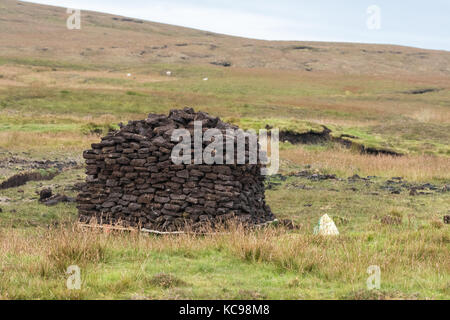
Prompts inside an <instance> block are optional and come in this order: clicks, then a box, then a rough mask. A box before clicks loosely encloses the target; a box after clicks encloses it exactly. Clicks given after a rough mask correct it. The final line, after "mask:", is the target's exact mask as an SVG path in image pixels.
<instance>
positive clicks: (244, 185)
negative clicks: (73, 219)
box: [77, 108, 274, 231]
mask: <svg viewBox="0 0 450 320" xmlns="http://www.w3.org/2000/svg"><path fill="white" fill-rule="evenodd" d="M194 121H201V123H202V128H203V129H202V130H203V132H205V131H206V130H207V129H210V128H215V129H219V130H220V132H222V133H224V134H225V133H226V130H227V129H233V130H235V129H238V128H237V127H235V126H232V125H230V124H227V123H224V122H222V121H221V120H220V119H219V118H216V117H212V116H210V115H208V114H207V113H204V112H197V113H196V112H194V110H193V109H191V108H185V109H183V110H172V111H170V114H169V116H165V115H158V114H150V115H149V116H148V118H147V119H145V120H141V121H130V122H129V123H128V124H127V125H121V128H120V130H118V131H115V132H110V133H108V135H106V136H105V137H103V138H102V140H101V142H100V143H94V144H92V149H91V150H87V151H85V152H84V154H83V156H84V158H85V159H86V174H87V178H86V185H85V186H84V187H83V189H82V191H81V192H80V194H79V195H78V198H77V202H78V206H77V207H78V210H79V219H80V221H81V222H84V223H92V222H93V221H94V222H96V223H100V224H120V225H123V226H131V227H142V228H146V229H150V230H157V231H177V230H181V229H183V228H187V227H188V228H191V229H193V230H195V229H200V228H201V227H202V226H205V225H209V226H211V225H212V226H214V225H217V224H218V223H223V222H225V221H227V220H229V219H237V220H239V221H240V222H243V223H244V224H250V225H253V224H262V223H265V222H269V221H272V220H274V216H273V214H272V212H271V210H270V208H269V207H268V206H267V205H266V203H265V200H264V176H263V175H261V168H263V165H262V164H261V162H260V161H259V159H258V162H257V164H249V163H248V155H249V153H248V151H247V152H246V155H245V157H246V162H245V164H236V162H234V164H216V163H214V164H211V165H208V164H204V163H202V164H194V160H193V159H194V157H192V161H191V162H189V163H188V164H175V163H174V162H173V161H172V157H171V154H172V149H173V147H174V146H175V145H176V144H177V143H178V142H176V141H175V142H174V141H172V132H173V130H175V129H187V130H188V131H189V132H190V133H191V135H192V137H193V136H194V135H193V132H194ZM197 123H198V122H197ZM224 140H225V139H224ZM209 143H210V142H203V148H205V147H206V146H207V145H208V144H209ZM234 143H235V144H236V139H235V141H234ZM246 143H247V145H248V141H246ZM247 147H248V146H247ZM247 147H246V148H247ZM193 150H194V143H193V142H192V154H193V152H194V151H193ZM223 150H225V141H224V149H223ZM234 150H237V148H234ZM246 150H247V149H246ZM235 152H236V151H235ZM234 156H235V157H236V154H235V155H234Z"/></svg>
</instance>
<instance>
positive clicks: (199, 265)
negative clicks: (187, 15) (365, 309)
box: [0, 1, 450, 299]
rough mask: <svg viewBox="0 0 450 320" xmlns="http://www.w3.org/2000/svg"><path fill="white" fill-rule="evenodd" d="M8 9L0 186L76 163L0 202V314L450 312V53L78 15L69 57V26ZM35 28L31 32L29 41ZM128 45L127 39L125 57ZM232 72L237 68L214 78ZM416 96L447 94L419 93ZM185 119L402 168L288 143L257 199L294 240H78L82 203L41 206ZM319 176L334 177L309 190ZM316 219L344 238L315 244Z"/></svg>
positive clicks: (283, 235) (0, 92)
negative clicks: (294, 306)
mask: <svg viewBox="0 0 450 320" xmlns="http://www.w3.org/2000/svg"><path fill="white" fill-rule="evenodd" d="M16 6H17V7H16ZM18 6H19V5H17V4H16V1H4V2H2V4H1V5H0V8H1V9H2V10H4V11H3V12H5V15H4V17H6V18H8V19H10V20H11V21H9V22H8V21H6V20H5V21H6V22H4V21H0V26H10V27H8V28H11V29H8V28H6V27H5V28H0V33H2V37H0V46H3V47H5V48H7V50H6V49H5V51H2V53H1V57H0V182H2V181H4V180H6V179H7V178H8V177H11V176H12V175H14V174H16V173H19V172H24V171H30V170H31V171H32V170H43V169H42V168H39V167H38V169H36V168H34V167H33V166H36V163H38V162H36V161H37V160H57V161H59V162H67V161H70V160H74V161H77V162H78V164H79V165H80V166H79V167H76V166H75V167H70V168H68V169H66V170H64V171H62V173H61V174H59V175H57V176H56V177H55V178H54V179H52V180H49V181H31V182H28V183H27V184H26V185H23V186H20V187H17V188H10V189H6V190H0V209H1V210H0V299H28V298H31V299H87V298H92V299H109V298H110V299H118V298H124V299H222V298H226V299H263V298H268V299H314V298H321V299H420V298H426V299H449V298H450V255H449V252H450V251H449V250H450V229H449V228H450V227H449V225H447V224H444V223H443V216H444V215H448V214H450V211H449V210H450V208H449V203H450V192H449V191H448V190H449V189H450V134H449V132H450V82H449V76H448V74H449V72H450V69H449V64H448V61H449V54H448V53H447V52H438V51H426V50H419V49H413V48H404V47H393V46H375V45H373V46H372V45H364V46H359V45H357V44H331V43H323V44H320V43H308V44H307V46H306V49H304V48H303V49H301V48H302V47H300V46H299V44H298V43H297V44H295V43H283V42H279V43H272V42H260V41H256V40H248V39H242V38H233V37H225V36H221V35H214V34H207V33H205V32H203V31H198V30H190V29H180V28H176V27H173V26H165V25H160V24H153V23H147V22H146V23H143V24H142V25H141V24H140V23H134V24H129V25H126V24H124V23H121V22H114V21H116V20H112V19H111V16H108V15H103V14H95V13H88V16H86V18H87V20H88V21H86V23H85V24H84V26H86V29H85V30H87V31H89V32H86V33H80V38H77V39H72V40H73V47H70V46H69V45H68V43H64V41H62V39H63V38H64V39H65V36H64V37H63V36H62V35H64V34H65V33H64V32H66V30H65V29H64V28H63V27H60V25H59V23H60V22H61V21H64V12H63V11H61V10H60V9H57V8H51V9H49V8H48V7H44V6H34V5H31V4H24V5H23V8H21V7H18ZM18 8H19V9H18ZM26 10H35V11H29V12H32V14H31V13H29V14H28V13H26V12H28V11H26ZM24 12H25V13H24ZM2 14H3V13H2ZM2 17H3V16H2ZM6 18H5V19H6ZM34 19H37V20H39V19H40V20H39V21H40V23H39V24H37V26H38V27H37V29H36V30H34V29H33V30H30V28H29V25H28V23H30V24H31V22H32V21H31V20H33V21H34ZM111 21H113V22H111ZM8 23H11V25H10V24H8ZM63 26H64V25H63ZM4 30H6V31H4ZM7 30H10V31H9V32H8V31H7ZM11 30H13V31H14V32H13V31H11ZM35 31H36V32H35ZM50 31H51V32H53V33H49V32H50ZM105 32H106V33H108V34H107V35H106V36H105V37H104V38H103V37H102V36H101V35H103V34H104V33H105ZM43 35H49V38H47V39H42V38H40V37H43ZM148 35H151V36H152V38H151V39H149V38H148ZM100 38H101V39H103V40H102V43H99V41H98V39H100ZM17 39H21V41H20V42H18V41H17ZM115 39H118V40H117V41H116V40H115ZM123 39H135V41H133V44H129V43H127V44H126V45H124V46H122V47H120V45H118V43H122V42H123V41H122V40H123ZM43 41H44V42H45V41H47V42H45V43H47V44H48V48H47V50H43V48H41V47H42V45H41V43H42V42H43ZM142 43H145V45H141V44H142ZM183 43H188V45H187V46H185V45H180V44H183ZM136 44H139V45H136ZM166 44H167V48H163V46H164V45H166ZM80 45H81V47H80ZM100 46H101V47H102V48H103V49H104V50H100ZM140 46H142V48H141V47H140ZM214 46H216V47H214ZM116 47H117V48H116ZM308 48H309V49H308ZM311 48H312V49H311ZM88 49H90V50H88ZM141 51H145V53H143V55H144V56H143V57H141V56H140V55H139V53H141ZM380 51H382V52H383V53H382V54H381V53H377V52H380ZM394 51H395V52H397V51H401V53H395V52H394ZM236 52H239V54H236ZM342 52H344V53H345V54H344V53H342ZM158 55H160V57H159V58H157V57H158ZM186 57H188V58H186ZM233 57H235V60H233V66H232V67H231V68H224V67H220V66H213V65H211V64H210V62H211V61H215V60H219V59H223V58H226V59H228V58H230V59H232V58H233ZM311 59H314V61H315V62H310V63H309V64H308V61H311ZM327 62H329V63H327ZM305 64H306V65H305ZM305 67H306V69H308V70H309V69H310V68H312V71H307V70H306V69H305ZM168 70H170V71H172V76H170V77H168V76H166V71H168ZM128 73H131V76H130V77H129V76H127V74H128ZM204 78H208V80H207V81H205V80H203V79H204ZM423 88H437V89H439V90H436V91H433V92H428V93H424V94H412V93H411V92H412V91H414V90H417V89H423ZM185 106H191V107H194V108H195V109H196V110H203V111H206V112H209V113H211V114H214V115H217V116H220V117H223V118H225V119H228V120H230V121H232V122H234V123H237V124H239V125H241V126H242V127H248V128H253V129H259V128H264V127H265V126H266V125H270V126H274V127H280V128H281V129H283V128H284V129H286V130H289V131H293V132H296V133H304V132H307V131H319V132H320V130H322V129H321V128H322V126H321V125H325V126H327V127H328V128H330V129H331V130H332V134H333V136H335V137H339V136H342V135H344V136H346V137H348V138H349V139H353V140H355V141H356V142H358V143H360V144H363V145H365V146H366V147H373V148H380V149H391V150H396V151H398V152H400V153H402V154H404V156H401V157H392V156H388V155H379V156H374V155H368V154H361V153H360V152H359V150H357V149H356V148H345V147H343V146H342V145H340V144H336V143H332V142H325V143H322V144H310V145H293V144H290V143H284V142H283V143H281V145H280V158H281V159H280V160H281V168H280V173H281V175H279V176H275V177H271V178H270V180H269V181H268V183H267V187H268V188H267V192H266V197H267V202H268V204H269V205H270V206H271V208H272V209H273V211H274V213H275V214H276V216H277V217H278V218H280V219H291V220H293V221H294V222H295V224H296V225H297V227H298V228H297V229H295V230H286V229H285V228H283V227H281V226H272V227H270V228H267V229H263V230H253V231H250V230H242V229H241V228H240V227H236V228H235V230H234V231H232V232H228V233H225V232H224V233H221V234H216V235H208V236H194V235H182V236H162V237H157V236H145V235H138V234H116V233H95V232H81V231H80V230H78V229H76V228H75V226H74V222H75V221H76V208H75V205H74V204H72V203H60V204H57V205H55V206H50V207H47V206H45V205H43V204H41V203H39V202H38V198H39V195H38V192H39V191H40V190H42V189H44V188H47V187H50V188H52V189H53V192H54V193H61V194H65V195H68V196H75V194H76V191H75V188H74V185H75V184H76V183H79V182H82V181H83V180H84V178H85V175H84V170H83V162H82V159H81V153H82V151H83V150H84V149H86V148H88V147H89V145H90V144H91V143H93V142H96V141H98V140H99V138H100V135H101V134H102V133H105V132H106V131H107V130H111V129H114V128H117V124H118V123H119V122H121V121H123V122H126V121H128V120H133V119H142V118H144V117H145V116H146V115H147V114H148V113H150V112H152V113H154V112H158V113H167V112H168V111H169V110H170V109H172V108H180V107H185ZM302 171H306V172H307V174H306V175H302V174H299V172H302ZM355 174H357V175H359V176H360V177H363V178H365V179H361V178H351V177H352V176H354V175H355ZM327 175H335V177H334V178H329V177H328V178H324V179H319V178H317V177H322V176H327ZM367 176H376V177H371V178H366V177H367ZM395 177H396V178H398V177H402V179H392V178H395ZM349 178H350V179H349ZM414 188H419V189H418V191H417V193H416V194H415V195H414V192H412V191H411V189H414ZM325 213H327V214H328V215H330V216H331V217H332V218H333V219H334V220H335V221H336V223H337V225H338V228H339V231H340V233H341V235H340V236H339V237H336V238H330V239H326V238H321V237H317V236H314V235H313V228H314V226H315V225H316V224H317V221H318V219H319V218H320V216H322V215H323V214H325ZM69 265H78V266H80V268H81V276H82V281H83V282H82V288H81V290H68V289H67V288H66V280H67V277H68V275H66V274H65V270H66V268H67V267H68V266H69ZM371 265H378V266H380V268H381V288H380V290H376V291H368V290H367V289H366V279H367V277H368V274H367V273H366V270H367V268H368V267H369V266H371Z"/></svg>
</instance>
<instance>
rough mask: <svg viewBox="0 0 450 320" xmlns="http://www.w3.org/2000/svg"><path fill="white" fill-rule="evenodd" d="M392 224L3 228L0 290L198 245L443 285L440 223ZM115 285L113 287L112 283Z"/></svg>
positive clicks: (275, 262)
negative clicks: (311, 229)
mask: <svg viewBox="0 0 450 320" xmlns="http://www.w3.org/2000/svg"><path fill="white" fill-rule="evenodd" d="M393 228H395V227H386V226H381V225H380V226H374V230H372V231H373V232H371V235H370V237H368V236H367V234H359V235H352V236H340V237H332V238H324V237H320V236H314V235H311V234H310V233H290V232H288V231H287V230H285V229H282V228H273V227H269V228H264V229H260V230H246V229H244V228H242V227H239V226H238V227H236V228H234V229H233V230H229V229H228V230H226V232H225V230H224V231H223V232H219V233H216V234H212V233H211V234H207V235H197V234H182V235H163V236H145V235H142V234H138V233H132V234H125V233H122V234H114V233H108V234H105V233H102V232H92V231H84V232H83V231H80V230H78V229H76V228H73V227H69V228H63V227H61V228H57V229H52V230H39V231H36V232H33V233H28V232H24V231H20V230H5V232H2V234H1V236H0V270H2V273H0V296H4V297H16V295H14V294H13V293H14V292H15V290H16V288H15V287H14V285H15V283H14V281H13V280H11V279H14V277H17V276H20V277H24V278H25V279H30V280H29V281H30V283H31V282H33V283H36V281H37V283H39V286H44V287H45V286H46V285H47V284H46V283H47V282H46V281H47V280H49V279H54V278H63V277H64V271H65V270H66V268H67V267H68V266H69V265H74V264H75V265H79V266H80V267H82V268H83V270H93V268H94V269H95V270H96V271H95V272H99V268H102V267H100V266H104V267H106V266H109V267H108V268H111V267H113V266H114V265H115V263H118V261H121V260H120V259H123V257H126V259H127V261H132V262H133V263H135V264H136V266H137V267H136V268H139V266H140V265H143V264H145V263H146V262H148V261H149V259H150V258H149V257H150V256H151V254H153V256H154V254H158V253H164V254H169V255H173V254H176V255H177V256H183V257H187V258H189V261H191V262H190V263H195V257H196V254H198V253H201V252H210V254H211V252H221V253H225V254H226V255H227V256H229V257H230V258H237V259H238V260H239V261H241V263H244V264H253V265H254V267H255V268H258V266H259V265H261V266H262V265H271V266H274V267H275V268H276V269H277V270H279V272H281V273H285V272H292V273H296V274H298V275H299V276H305V277H313V278H317V279H318V281H319V280H320V281H325V282H329V283H339V282H341V283H347V284H348V283H350V284H354V285H355V286H359V284H360V283H362V282H361V281H364V279H365V278H366V269H367V267H368V266H370V265H379V266H380V268H381V269H382V270H383V281H386V282H391V283H404V282H405V283H406V282H408V281H409V280H410V278H411V277H412V276H413V275H414V277H416V278H417V279H420V281H422V282H424V283H426V285H428V286H429V287H430V288H434V289H436V290H441V289H442V288H441V287H439V286H440V285H443V286H444V287H445V286H448V283H445V281H444V283H440V282H437V280H436V279H444V278H445V275H446V274H447V275H448V274H449V273H450V259H448V246H449V243H450V238H449V236H448V233H446V231H445V230H443V229H436V230H433V232H430V230H429V229H421V230H413V229H408V228H407V227H403V229H402V228H400V229H399V228H398V227H397V229H396V230H393ZM125 253H126V254H125ZM164 261H165V262H164ZM164 261H162V262H161V261H159V262H158V261H154V260H152V262H151V263H160V264H161V269H162V270H164V267H165V265H164V264H165V263H166V264H167V265H170V261H166V260H164ZM211 264H214V254H213V256H212V257H211ZM130 272H131V270H130ZM150 276H151V275H146V274H141V275H139V276H138V277H136V276H135V275H134V276H130V277H127V278H126V281H128V282H130V281H131V282H133V281H134V282H136V284H137V283H139V282H141V281H143V280H142V279H144V280H145V281H147V280H149V279H150V278H151V277H150ZM188 276H189V275H186V277H185V280H187V281H188V280H189V278H188ZM186 278H187V279H186ZM127 285H132V284H130V283H128V284H127ZM410 285H411V286H413V285H415V282H414V281H412V282H411V284H410ZM106 287H107V288H109V286H106ZM113 287H114V288H115V286H113ZM116 289H117V293H120V290H119V289H120V288H119V287H118V288H116ZM116 289H114V290H116ZM444 289H445V288H444ZM23 292H27V291H26V290H24V291H23ZM23 294H25V295H26V293H22V295H23Z"/></svg>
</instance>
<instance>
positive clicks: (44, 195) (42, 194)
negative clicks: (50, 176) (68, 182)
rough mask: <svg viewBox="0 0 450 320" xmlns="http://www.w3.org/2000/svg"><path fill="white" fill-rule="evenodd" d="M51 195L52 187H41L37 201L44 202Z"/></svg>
mask: <svg viewBox="0 0 450 320" xmlns="http://www.w3.org/2000/svg"><path fill="white" fill-rule="evenodd" d="M52 195H53V192H52V189H50V188H46V189H42V190H41V192H39V201H40V202H44V201H46V200H47V199H49V198H50V197H51V196H52Z"/></svg>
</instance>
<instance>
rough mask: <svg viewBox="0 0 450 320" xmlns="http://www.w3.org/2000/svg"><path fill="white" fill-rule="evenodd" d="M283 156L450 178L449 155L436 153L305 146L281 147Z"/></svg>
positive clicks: (359, 170) (342, 167)
mask: <svg viewBox="0 0 450 320" xmlns="http://www.w3.org/2000/svg"><path fill="white" fill-rule="evenodd" d="M280 157H281V159H284V160H286V161H288V163H287V164H289V163H294V164H297V165H308V164H309V165H312V166H313V168H317V169H324V170H328V171H330V172H339V173H341V174H344V175H346V176H351V175H353V174H355V173H356V174H359V175H376V176H381V177H394V176H401V177H405V178H407V179H409V180H412V181H426V180H430V179H444V180H448V179H450V158H448V157H437V156H426V155H418V156H403V157H393V156H389V155H378V156H374V155H367V154H358V153H355V152H351V151H349V150H346V149H341V148H335V149H332V150H314V151H311V150H306V149H305V148H303V147H298V148H295V149H288V150H281V151H280Z"/></svg>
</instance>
